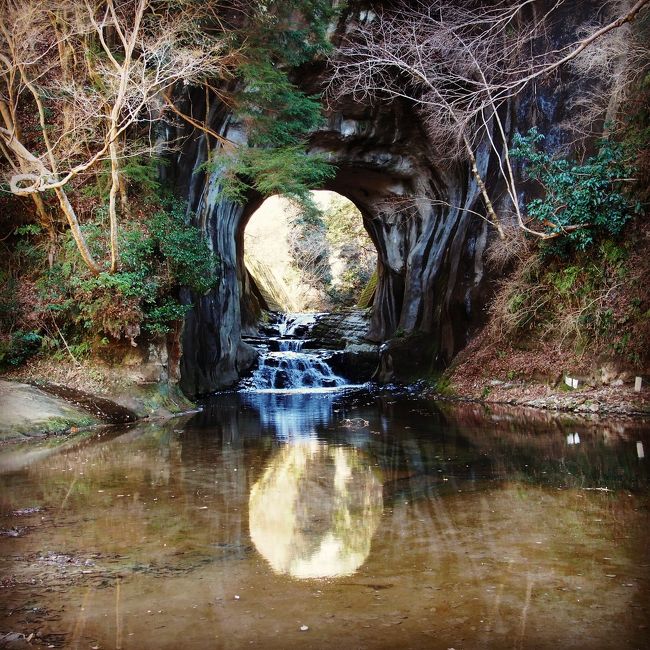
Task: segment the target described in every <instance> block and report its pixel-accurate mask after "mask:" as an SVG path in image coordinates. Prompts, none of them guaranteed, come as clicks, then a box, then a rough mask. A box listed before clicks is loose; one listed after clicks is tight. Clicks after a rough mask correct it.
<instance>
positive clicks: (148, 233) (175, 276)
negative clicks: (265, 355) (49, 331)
mask: <svg viewBox="0 0 650 650" xmlns="http://www.w3.org/2000/svg"><path fill="white" fill-rule="evenodd" d="M84 231H85V235H86V237H87V239H88V242H89V245H91V246H94V245H96V244H98V240H100V241H99V243H102V242H101V235H100V233H101V232H102V231H101V230H100V229H99V228H97V227H96V226H95V225H93V224H91V225H88V226H85V227H84ZM104 245H105V243H104ZM120 250H121V267H120V270H119V271H117V272H116V273H108V272H102V273H100V274H99V275H96V276H94V275H92V274H90V273H89V272H88V271H87V269H86V267H85V266H84V265H83V263H82V262H81V259H80V257H79V253H78V251H77V248H76V246H75V244H74V242H73V241H72V237H71V236H70V235H69V234H68V235H67V237H66V240H65V242H64V246H63V249H62V252H61V255H60V256H59V258H58V259H57V261H56V263H55V264H54V266H53V267H52V269H50V270H48V271H45V272H44V273H43V275H42V276H41V277H40V279H39V280H38V282H37V286H38V290H39V294H40V297H41V299H42V301H43V304H44V305H45V306H44V311H45V312H46V314H49V315H50V318H55V319H56V320H57V321H60V322H61V325H62V327H64V328H65V327H67V328H68V332H67V334H68V335H70V336H72V340H73V343H75V342H77V341H78V342H81V341H83V340H85V338H86V337H88V336H92V337H95V338H96V339H102V338H103V337H107V336H109V337H112V338H116V339H119V338H122V337H127V338H134V337H136V336H138V335H139V333H140V331H141V330H144V331H145V332H148V333H149V334H153V335H160V334H164V333H166V332H168V331H169V330H170V327H171V324H172V323H173V322H174V321H178V320H179V319H181V318H183V316H184V315H185V313H186V312H187V310H188V309H189V306H188V305H183V304H181V303H180V301H179V299H178V292H179V289H180V287H188V288H190V289H191V290H192V291H193V292H195V293H199V294H203V293H206V292H207V291H209V290H210V289H211V288H213V287H214V286H215V284H216V281H217V264H216V259H215V257H214V255H213V253H212V252H211V251H210V250H209V248H208V247H207V244H206V243H205V241H204V240H203V239H202V238H201V235H200V233H199V231H198V230H197V229H196V228H194V227H193V226H190V225H187V224H186V223H185V208H184V205H183V204H182V203H179V202H168V203H167V204H166V205H165V206H164V207H161V208H160V209H158V210H156V211H155V212H154V213H153V214H152V215H151V216H149V217H148V218H145V219H144V220H143V221H141V222H135V221H133V222H131V223H129V224H127V225H126V226H125V228H124V229H123V230H122V231H121V232H120ZM71 325H72V327H70V326H71ZM75 328H76V329H75ZM75 344H76V343H75Z"/></svg>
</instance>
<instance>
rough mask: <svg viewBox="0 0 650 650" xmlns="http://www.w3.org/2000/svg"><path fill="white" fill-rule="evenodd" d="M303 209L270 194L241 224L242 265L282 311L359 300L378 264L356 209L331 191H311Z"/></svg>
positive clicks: (340, 305)
mask: <svg viewBox="0 0 650 650" xmlns="http://www.w3.org/2000/svg"><path fill="white" fill-rule="evenodd" d="M312 198H313V199H314V203H315V204H316V206H317V207H318V208H319V210H317V211H310V212H308V213H306V212H305V211H304V210H302V209H301V208H300V207H299V206H297V205H296V204H294V203H292V202H291V201H289V200H288V199H285V198H283V197H280V196H273V197H271V198H269V199H267V200H266V201H265V202H264V203H263V204H262V206H261V207H260V208H259V209H258V210H257V211H256V212H255V213H254V214H253V216H252V217H251V219H250V221H249V222H248V224H247V226H246V231H245V235H244V254H245V260H246V266H247V268H248V270H249V272H250V273H251V274H252V275H253V277H254V278H255V279H256V281H257V282H258V284H259V283H263V284H266V285H269V284H272V285H273V286H267V287H260V289H262V290H264V289H266V290H267V291H269V292H270V293H272V294H273V298H272V301H273V302H274V303H275V306H276V307H280V308H281V309H282V310H283V311H291V312H297V311H332V310H337V309H343V308H347V307H354V306H356V305H357V304H358V302H359V298H360V296H361V294H362V292H363V291H364V289H365V288H366V287H367V285H368V283H369V282H370V281H371V279H372V276H373V274H374V272H375V269H376V267H377V251H376V249H375V247H374V244H373V243H372V240H371V239H370V237H369V236H368V233H367V232H366V230H365V228H364V227H363V221H362V217H361V213H360V212H359V210H358V208H357V207H356V206H355V205H354V203H352V202H351V201H349V200H348V199H346V198H345V197H343V196H341V195H340V194H337V193H335V192H327V191H315V192H312Z"/></svg>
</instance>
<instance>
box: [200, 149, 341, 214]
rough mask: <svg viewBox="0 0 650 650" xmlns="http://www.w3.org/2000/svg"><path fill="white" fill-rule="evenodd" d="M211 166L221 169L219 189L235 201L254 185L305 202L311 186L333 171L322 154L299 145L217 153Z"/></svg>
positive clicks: (322, 180) (265, 194)
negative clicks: (233, 152) (218, 154)
mask: <svg viewBox="0 0 650 650" xmlns="http://www.w3.org/2000/svg"><path fill="white" fill-rule="evenodd" d="M210 166H212V168H217V169H220V170H222V176H221V182H222V192H223V194H224V196H226V197H227V198H229V199H230V200H232V201H235V202H238V203H242V202H243V201H244V200H245V198H246V195H247V193H248V192H249V190H250V189H251V188H253V189H255V190H256V191H258V192H259V193H260V194H262V196H266V197H268V196H273V195H275V194H280V195H282V196H287V197H289V198H291V199H294V200H296V201H298V202H300V203H301V204H302V205H303V206H308V205H309V190H310V188H312V187H318V186H319V185H321V184H322V183H323V182H324V181H325V180H327V179H328V178H331V176H333V175H334V173H335V169H334V168H333V167H332V166H331V165H330V164H329V163H328V162H327V160H326V158H325V157H324V156H321V155H309V154H307V153H306V152H305V150H304V147H303V146H302V145H297V146H292V147H281V148H268V149H253V148H251V149H242V150H240V151H238V152H237V153H236V154H234V155H233V154H223V155H221V156H218V157H216V158H215V159H214V160H213V161H212V162H211V163H210Z"/></svg>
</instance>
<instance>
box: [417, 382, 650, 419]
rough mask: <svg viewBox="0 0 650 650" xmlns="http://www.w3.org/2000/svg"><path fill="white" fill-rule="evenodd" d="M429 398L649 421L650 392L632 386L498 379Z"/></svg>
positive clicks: (452, 388)
mask: <svg viewBox="0 0 650 650" xmlns="http://www.w3.org/2000/svg"><path fill="white" fill-rule="evenodd" d="M427 394H428V396H429V397H433V398H436V399H443V400H448V401H459V402H478V403H483V404H502V405H508V406H525V407H529V408H537V409H544V410H549V411H558V412H567V413H576V414H580V415H607V416H612V415H614V416H632V417H642V418H650V391H649V390H648V388H647V387H644V388H643V389H642V391H641V392H636V391H635V390H634V388H633V387H631V386H586V387H583V388H578V389H573V390H572V389H569V388H568V387H567V388H566V389H564V387H562V388H557V387H555V388H554V387H552V386H549V385H548V384H539V383H534V382H524V381H519V382H518V381H501V380H498V379H493V380H488V381H485V380H481V381H474V382H464V383H461V384H460V385H458V384H457V383H455V382H454V383H451V384H449V385H445V386H443V389H442V390H437V389H432V390H431V391H427Z"/></svg>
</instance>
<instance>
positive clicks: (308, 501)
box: [249, 440, 383, 578]
mask: <svg viewBox="0 0 650 650" xmlns="http://www.w3.org/2000/svg"><path fill="white" fill-rule="evenodd" d="M382 512H383V498H382V484H381V480H380V479H379V477H378V476H376V470H375V469H374V468H373V467H372V464H371V463H370V460H369V459H368V458H367V457H366V456H365V455H364V454H363V452H361V451H360V450H358V449H355V448H354V447H348V446H343V445H335V446H334V445H327V444H324V443H319V442H318V441H316V440H311V441H303V442H294V443H292V444H289V445H285V446H284V447H281V448H280V449H279V450H278V451H277V452H276V454H275V455H274V456H273V458H272V459H271V461H270V462H269V464H268V465H267V468H266V470H265V471H264V473H263V474H262V476H261V477H260V478H259V480H258V481H257V482H256V483H255V485H253V487H252V488H251V492H250V498H249V528H250V535H251V539H252V540H253V543H254V544H255V547H256V548H257V550H258V551H259V552H260V554H261V555H262V556H263V557H264V558H265V559H266V560H267V561H268V562H269V564H270V565H271V567H272V568H273V570H274V571H275V572H277V573H285V574H288V575H290V576H292V577H294V578H329V577H336V576H343V575H351V574H352V573H354V572H355V571H356V570H357V569H358V568H359V567H360V566H361V565H362V564H363V563H364V562H365V560H366V558H367V557H368V554H369V553H370V544H371V541H372V537H373V535H374V534H375V531H376V530H377V526H378V525H379V521H380V519H381V515H382Z"/></svg>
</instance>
